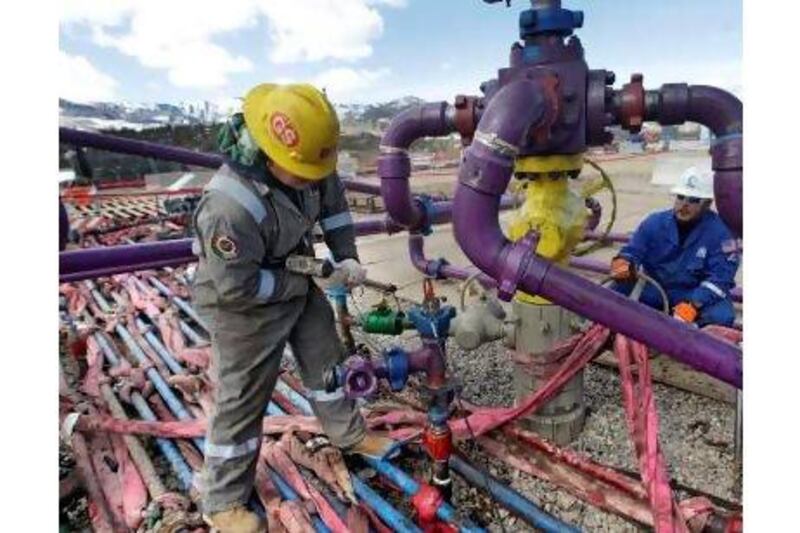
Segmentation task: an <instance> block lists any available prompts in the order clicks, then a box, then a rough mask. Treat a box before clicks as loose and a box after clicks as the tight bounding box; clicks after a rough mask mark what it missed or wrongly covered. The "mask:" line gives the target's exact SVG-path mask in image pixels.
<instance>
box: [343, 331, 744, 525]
mask: <svg viewBox="0 0 800 533" xmlns="http://www.w3.org/2000/svg"><path fill="white" fill-rule="evenodd" d="M355 335H356V340H357V342H358V341H360V342H364V341H365V340H368V341H369V343H370V344H372V345H373V346H374V347H376V348H382V347H386V346H389V345H392V344H401V345H404V346H406V347H409V348H411V347H414V346H417V345H418V344H419V340H418V338H416V336H415V335H413V334H408V333H407V334H405V335H403V336H402V337H401V338H399V339H398V338H396V337H394V338H392V337H385V336H376V335H369V336H367V337H368V339H365V338H364V337H365V336H364V335H362V334H360V333H358V332H355ZM448 365H449V368H450V371H451V373H452V375H454V376H456V377H457V378H458V379H459V380H460V381H461V382H462V385H463V391H462V396H463V398H464V399H466V400H469V401H472V402H475V403H478V404H482V405H511V404H512V403H513V400H514V389H513V384H512V373H513V371H514V367H513V365H511V364H509V362H508V356H507V349H506V348H505V347H503V346H502V344H501V343H500V342H499V341H498V342H494V343H490V344H486V345H484V346H482V347H480V348H479V349H477V350H474V351H472V352H466V351H464V350H461V349H460V348H458V347H457V346H455V345H454V343H451V344H450V345H449V346H448ZM584 383H585V388H586V399H587V405H588V407H589V413H588V416H587V418H586V426H585V428H584V431H583V432H582V434H581V435H580V437H579V438H578V439H577V440H576V441H575V442H573V443H572V444H571V445H570V446H569V447H570V448H571V449H573V450H575V451H579V452H582V453H583V454H585V455H588V456H590V457H591V458H593V459H594V460H596V461H598V462H601V463H603V464H606V465H610V466H614V467H617V468H622V469H626V470H629V471H638V467H637V464H636V459H635V455H634V452H633V448H632V445H631V443H630V439H629V437H628V433H627V426H626V424H625V418H624V412H623V409H622V398H621V392H620V380H619V376H618V374H617V372H616V371H615V370H612V369H608V368H605V367H601V366H598V365H590V366H589V367H588V368H587V369H586V373H585V377H584ZM654 391H655V396H656V405H657V409H658V414H659V430H660V432H659V435H660V442H661V445H662V448H663V451H664V455H665V458H666V461H667V463H668V465H669V474H670V476H671V478H672V479H673V480H674V481H675V482H677V483H680V484H682V485H685V486H688V487H691V488H693V489H698V490H700V491H704V492H706V493H709V494H712V495H714V496H718V497H720V498H723V499H725V500H729V501H734V502H740V491H741V485H740V482H739V479H738V474H737V469H736V466H735V461H734V456H733V424H734V409H733V406H731V405H728V404H725V403H722V402H718V401H715V400H711V399H709V398H705V397H702V396H699V395H696V394H692V393H689V392H685V391H682V390H680V389H676V388H672V387H668V386H664V385H660V384H655V385H654ZM412 394H413V393H412ZM463 449H465V451H466V452H467V454H468V455H469V456H470V458H471V459H472V460H473V461H475V463H477V464H480V465H483V466H484V467H486V468H487V470H488V471H489V472H491V473H492V474H493V475H495V476H497V477H498V478H500V479H501V480H503V481H505V482H507V483H509V484H510V485H511V486H512V487H513V488H515V489H516V490H518V491H520V492H521V493H523V494H524V495H526V496H527V497H529V498H530V499H531V500H532V501H533V502H535V503H538V504H539V505H540V506H541V507H543V508H544V509H545V510H546V511H548V512H550V513H552V514H554V515H556V516H558V517H560V518H562V519H564V520H566V521H568V522H570V523H573V524H575V525H577V526H578V527H580V528H581V529H584V530H586V531H613V532H625V531H643V530H646V528H642V527H641V526H638V525H637V524H635V523H632V522H630V521H628V520H625V519H623V518H621V517H618V516H616V515H613V514H609V513H606V512H604V511H601V510H599V509H597V508H595V507H593V506H591V505H588V504H585V503H583V502H582V501H581V500H578V499H576V498H573V497H572V496H570V495H569V494H568V493H566V492H565V491H561V490H558V489H555V487H553V486H552V485H550V484H549V483H547V482H543V481H540V480H538V479H536V478H533V477H532V476H530V475H528V474H525V473H521V472H517V471H514V472H512V471H511V469H510V468H509V467H507V466H506V465H505V464H503V463H500V462H498V461H496V460H494V459H490V458H488V457H487V456H486V454H484V453H482V451H481V450H480V448H479V447H477V446H473V445H471V444H468V445H466V446H464V447H463ZM454 494H455V496H454V501H455V503H456V505H457V507H458V508H459V509H462V510H465V512H466V510H468V509H469V510H472V513H471V514H472V516H473V517H474V519H475V520H476V521H479V522H481V523H483V524H487V525H489V524H491V525H489V528H490V529H491V530H492V531H503V530H505V531H532V529H530V528H528V527H527V526H526V525H525V524H523V523H522V522H520V521H518V520H516V519H515V518H514V517H513V516H508V513H507V512H506V511H505V510H503V509H501V508H499V507H494V509H492V507H493V506H492V505H491V503H490V501H489V500H488V499H487V498H486V497H485V496H484V495H483V494H481V493H479V492H478V491H477V490H476V489H475V488H473V487H471V486H466V485H465V484H464V483H463V482H462V481H461V479H459V478H458V477H457V476H456V484H455V491H454ZM688 495H689V494H688V493H686V492H683V491H680V492H679V496H680V497H686V496H688ZM498 518H500V519H501V520H498ZM500 522H502V526H501V525H500Z"/></svg>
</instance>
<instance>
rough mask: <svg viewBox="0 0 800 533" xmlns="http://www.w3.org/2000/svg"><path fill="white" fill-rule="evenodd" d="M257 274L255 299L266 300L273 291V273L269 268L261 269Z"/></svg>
mask: <svg viewBox="0 0 800 533" xmlns="http://www.w3.org/2000/svg"><path fill="white" fill-rule="evenodd" d="M259 276H260V279H259V282H258V293H257V294H256V300H259V301H261V302H266V301H267V300H269V298H270V297H271V296H272V294H273V293H274V292H275V274H273V273H272V271H271V270H268V269H262V270H261V272H260V273H259Z"/></svg>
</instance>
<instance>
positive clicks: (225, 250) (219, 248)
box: [211, 235, 239, 261]
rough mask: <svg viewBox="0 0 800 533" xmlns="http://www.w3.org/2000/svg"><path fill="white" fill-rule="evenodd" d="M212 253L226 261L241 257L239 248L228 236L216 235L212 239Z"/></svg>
mask: <svg viewBox="0 0 800 533" xmlns="http://www.w3.org/2000/svg"><path fill="white" fill-rule="evenodd" d="M211 251H213V252H214V254H215V255H216V256H217V257H219V258H220V259H223V260H225V261H230V260H232V259H236V258H237V257H239V247H238V246H237V245H236V241H234V240H233V239H232V238H231V237H230V236H228V235H215V236H214V238H213V239H211Z"/></svg>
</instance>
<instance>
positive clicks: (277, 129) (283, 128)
mask: <svg viewBox="0 0 800 533" xmlns="http://www.w3.org/2000/svg"><path fill="white" fill-rule="evenodd" d="M269 124H270V127H271V128H272V133H274V134H275V136H276V137H277V138H278V139H280V141H281V142H282V143H283V144H285V145H286V146H288V147H289V148H292V147H294V146H297V143H299V142H300V136H299V135H298V134H297V130H296V129H295V127H294V124H292V121H291V120H289V117H287V116H286V115H284V114H283V113H273V114H272V116H271V117H270V119H269Z"/></svg>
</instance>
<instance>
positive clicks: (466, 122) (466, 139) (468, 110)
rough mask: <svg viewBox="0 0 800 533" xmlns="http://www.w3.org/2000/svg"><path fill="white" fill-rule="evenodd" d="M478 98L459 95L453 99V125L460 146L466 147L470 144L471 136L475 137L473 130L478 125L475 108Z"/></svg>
mask: <svg viewBox="0 0 800 533" xmlns="http://www.w3.org/2000/svg"><path fill="white" fill-rule="evenodd" d="M478 101H479V98H478V97H477V96H466V95H463V94H459V95H457V96H456V98H455V102H454V107H455V110H456V111H455V117H454V119H453V123H454V124H455V127H456V131H458V134H459V135H461V145H462V146H467V145H469V144H470V143H471V142H472V136H473V135H475V128H476V127H477V125H478V114H477V112H476V107H477V106H478Z"/></svg>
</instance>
